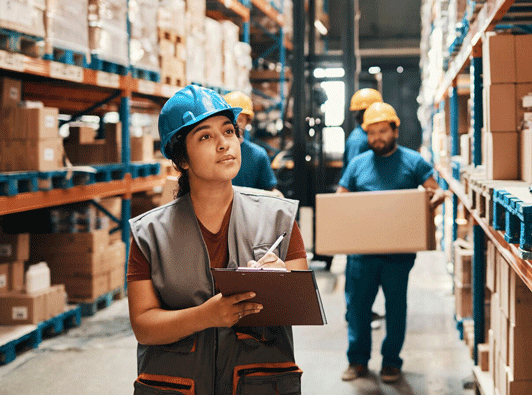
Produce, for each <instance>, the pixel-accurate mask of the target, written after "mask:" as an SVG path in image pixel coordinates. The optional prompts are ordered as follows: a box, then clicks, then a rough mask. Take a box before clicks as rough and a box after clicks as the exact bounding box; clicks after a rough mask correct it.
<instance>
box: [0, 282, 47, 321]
mask: <svg viewBox="0 0 532 395" xmlns="http://www.w3.org/2000/svg"><path fill="white" fill-rule="evenodd" d="M47 293H48V290H46V291H42V292H39V293H35V294H26V293H22V292H9V293H7V294H2V295H0V325H24V324H37V323H38V322H41V321H44V320H45V319H47V312H46V308H45V301H46V295H47Z"/></svg>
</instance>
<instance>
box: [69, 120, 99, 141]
mask: <svg viewBox="0 0 532 395" xmlns="http://www.w3.org/2000/svg"><path fill="white" fill-rule="evenodd" d="M69 133H70V134H69V136H68V139H66V140H65V142H67V141H68V143H71V144H90V143H93V142H94V139H95V138H96V130H95V129H94V128H93V127H90V126H83V125H79V126H71V127H70V128H69Z"/></svg>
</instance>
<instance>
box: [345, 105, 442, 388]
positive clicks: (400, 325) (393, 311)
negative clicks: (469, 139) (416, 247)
mask: <svg viewBox="0 0 532 395" xmlns="http://www.w3.org/2000/svg"><path fill="white" fill-rule="evenodd" d="M399 125H400V120H399V118H398V117H397V114H396V113H395V110H394V109H393V107H392V106H390V105H389V104H386V103H374V104H372V105H371V106H369V107H368V109H367V110H366V112H365V114H364V122H363V124H362V127H363V128H364V130H365V131H366V132H367V135H368V144H369V147H370V151H367V152H365V153H363V154H361V155H358V156H356V157H355V158H353V159H352V160H351V161H350V162H349V165H348V166H347V169H346V171H345V173H344V175H343V176H342V178H341V179H340V182H339V188H338V191H337V192H338V193H344V192H364V191H383V190H394V189H412V188H417V187H418V186H420V185H422V186H423V187H425V188H426V189H427V190H429V191H431V193H432V197H431V202H430V203H431V205H432V207H436V206H437V205H438V204H440V203H441V202H443V200H444V198H445V195H444V192H443V191H442V189H441V188H440V187H439V185H438V183H437V182H436V180H435V179H434V177H433V174H434V169H433V168H432V166H430V165H429V164H428V163H427V162H426V161H425V160H424V159H423V158H422V157H421V155H420V154H418V153H417V152H416V151H413V150H411V149H408V148H405V147H401V146H398V145H397V138H398V137H399V129H398V127H399ZM390 221H393V218H390ZM361 226H363V225H361ZM415 258H416V255H415V254H391V255H353V259H351V260H349V261H348V263H347V266H346V282H345V295H346V305H347V314H346V317H347V321H348V340H349V347H348V350H347V358H348V361H349V366H348V368H347V370H346V371H345V372H344V373H343V375H342V379H343V380H345V381H349V380H354V379H356V378H357V377H361V376H365V375H367V373H368V362H369V359H370V355H371V345H372V344H371V307H372V305H373V302H374V301H375V297H376V295H377V292H378V290H379V287H382V290H383V293H384V297H385V307H386V337H385V338H384V340H383V342H382V347H381V354H382V369H381V372H380V375H381V379H382V381H384V382H387V383H391V382H395V381H397V380H399V378H400V377H401V367H402V364H403V360H402V359H401V357H400V356H399V353H400V352H401V349H402V347H403V342H404V339H405V332H406V297H407V286H408V275H409V273H410V270H411V269H412V267H413V266H414V260H415Z"/></svg>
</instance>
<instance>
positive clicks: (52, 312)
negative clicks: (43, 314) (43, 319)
mask: <svg viewBox="0 0 532 395" xmlns="http://www.w3.org/2000/svg"><path fill="white" fill-rule="evenodd" d="M66 303H67V293H66V291H65V285H64V284H56V285H52V286H51V287H50V291H49V293H48V306H47V310H48V315H49V316H50V318H51V317H55V316H58V315H59V314H62V313H63V312H64V311H65V308H66Z"/></svg>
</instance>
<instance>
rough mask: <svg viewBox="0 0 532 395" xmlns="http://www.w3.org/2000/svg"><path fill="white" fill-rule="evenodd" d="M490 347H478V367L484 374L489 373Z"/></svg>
mask: <svg viewBox="0 0 532 395" xmlns="http://www.w3.org/2000/svg"><path fill="white" fill-rule="evenodd" d="M489 355H490V345H489V344H488V343H485V344H479V345H478V366H479V367H480V370H482V371H483V372H487V371H489Z"/></svg>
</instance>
